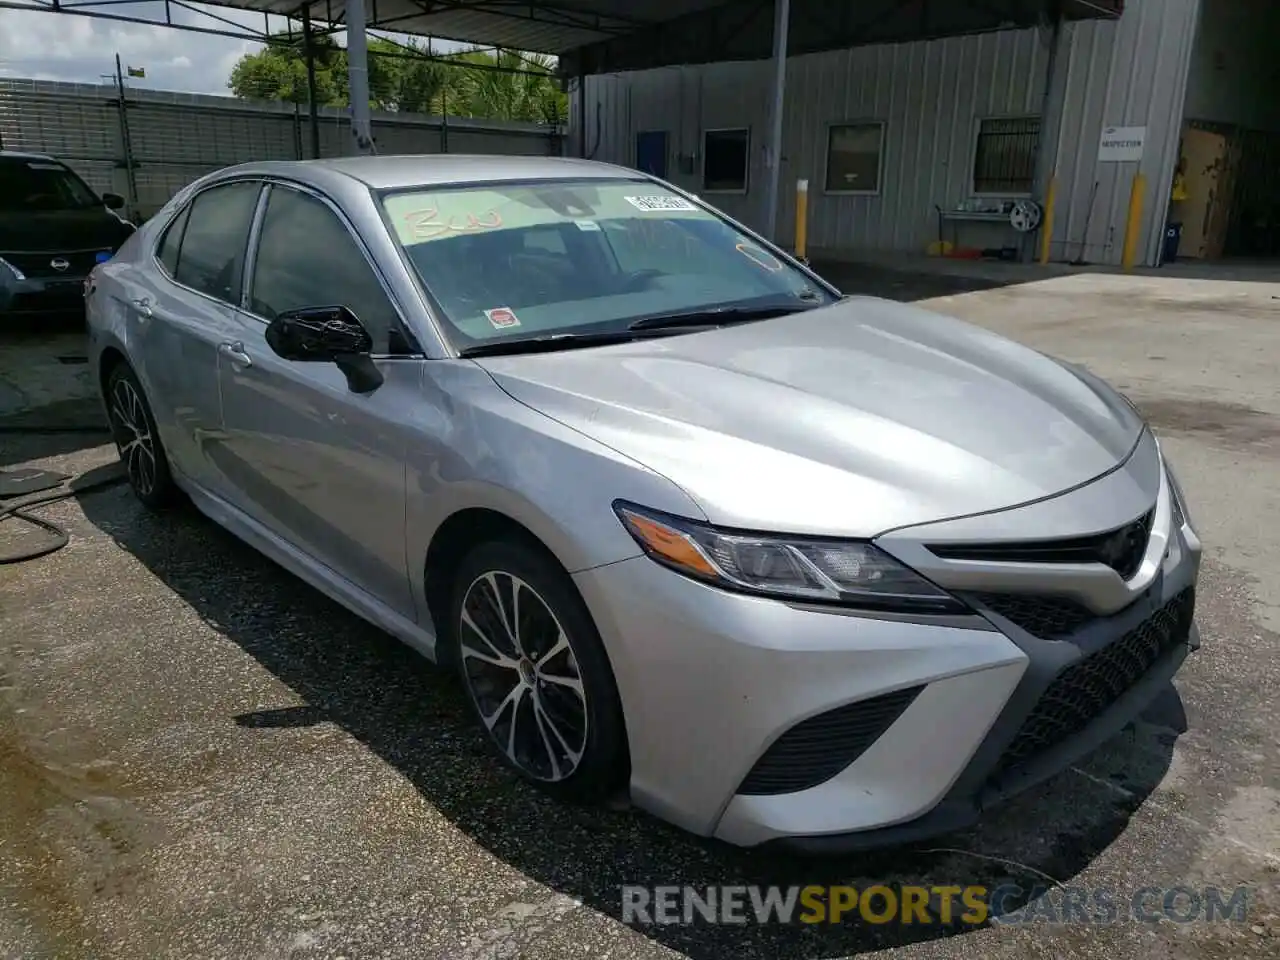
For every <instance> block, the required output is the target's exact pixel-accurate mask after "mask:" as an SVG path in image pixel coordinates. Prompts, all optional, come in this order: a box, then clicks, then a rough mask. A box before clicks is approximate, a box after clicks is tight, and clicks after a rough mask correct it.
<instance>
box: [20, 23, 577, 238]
mask: <svg viewBox="0 0 1280 960" xmlns="http://www.w3.org/2000/svg"><path fill="white" fill-rule="evenodd" d="M317 46H319V47H321V49H320V51H319V52H318V53H317V55H316V57H315V65H314V68H313V70H312V72H311V74H312V75H311V76H310V77H308V71H307V68H306V61H305V58H304V57H303V56H302V54H301V52H300V48H299V47H298V46H297V44H295V43H294V42H293V41H285V42H281V43H279V44H271V45H268V46H266V47H265V48H264V49H263V50H262V51H260V52H259V53H255V54H249V55H247V56H246V57H245V58H243V59H242V60H241V61H240V63H239V64H237V65H236V68H235V69H234V70H233V71H232V75H231V78H230V81H229V93H230V94H231V95H229V96H225V97H223V96H209V95H204V94H195V93H183V92H175V91H159V90H149V89H146V88H145V87H144V86H142V85H143V84H145V83H146V81H145V79H134V78H125V79H124V81H123V82H122V83H121V82H116V83H104V84H79V83H61V82H55V81H45V80H23V79H4V78H0V149H5V150H16V151H29V152H32V153H43V154H50V155H52V156H55V157H57V158H59V159H61V160H63V161H65V162H66V163H67V164H68V165H70V166H71V167H73V168H74V169H75V170H76V171H77V172H78V173H80V175H81V176H83V177H84V178H85V180H86V181H87V182H88V183H89V185H90V186H92V187H93V188H94V189H95V190H97V191H99V192H102V191H111V192H114V193H118V194H120V195H122V196H124V197H126V198H127V200H128V203H129V213H130V215H131V216H132V217H134V218H135V219H137V220H143V219H146V218H147V217H149V216H151V215H152V214H154V213H155V212H156V211H157V210H159V209H160V207H162V206H163V205H164V204H165V202H166V201H168V199H169V198H170V197H171V196H173V194H174V193H175V192H177V191H178V190H180V189H181V188H182V187H183V186H185V185H186V184H188V183H190V182H191V181H192V180H195V179H196V178H198V177H200V176H202V175H204V174H205V173H209V172H211V171H213V170H216V169H219V168H221V167H225V166H229V165H231V164H236V163H243V162H246V161H253V160H301V159H308V158H311V157H314V156H320V157H335V156H344V155H349V154H352V153H354V152H355V147H354V143H353V139H352V136H351V132H350V119H349V111H348V110H347V108H346V59H345V51H343V50H341V49H340V48H336V47H334V46H332V45H328V44H325V43H324V42H323V40H321V42H320V43H318V44H317ZM463 56H471V57H473V58H475V59H476V60H478V61H481V62H478V63H475V64H469V63H467V62H466V61H463V60H461V57H463ZM457 57H458V58H459V62H458V63H452V62H444V61H441V60H438V59H427V58H425V57H423V56H421V55H420V54H415V53H414V52H412V51H400V50H388V51H383V50H377V51H375V50H373V49H371V50H370V57H369V75H370V98H371V100H372V104H373V113H372V120H373V133H374V142H375V148H376V150H377V152H378V153H383V154H432V153H483V154H508V155H534V156H540V155H551V156H559V155H561V154H562V153H563V151H564V140H565V132H566V131H565V126H564V121H563V119H562V117H563V116H564V113H562V111H564V106H563V94H561V93H560V92H559V87H558V84H557V81H556V80H555V79H554V78H552V77H551V76H549V75H548V74H546V73H544V72H542V70H541V69H533V68H529V69H524V68H522V67H520V66H519V64H520V63H523V62H524V60H523V59H517V58H520V57H521V55H518V54H509V53H505V52H503V53H498V54H491V53H486V52H483V51H467V52H465V53H464V54H460V55H457ZM504 57H505V58H506V59H505V60H504ZM490 62H492V64H493V67H494V69H488V68H487V66H488V64H489V63H490ZM312 90H314V91H315V93H316V96H315V101H316V102H315V106H314V107H313V106H312V104H311V99H310V96H309V94H310V91H312Z"/></svg>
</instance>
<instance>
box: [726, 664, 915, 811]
mask: <svg viewBox="0 0 1280 960" xmlns="http://www.w3.org/2000/svg"><path fill="white" fill-rule="evenodd" d="M923 689H924V687H923V686H920V687H911V688H909V689H906V690H895V691H894V692H893V693H886V694H882V695H881V696H878V697H870V698H868V699H866V700H859V701H858V702H857V703H850V704H846V705H845V706H843V707H837V708H836V709H834V710H829V711H827V712H826V713H820V714H818V715H817V716H816V717H810V718H809V719H808V720H802V721H801V722H800V723H798V724H796V725H795V726H794V727H792V728H791V729H790V730H788V731H787V732H786V733H784V734H783V735H782V736H780V737H779V738H778V739H777V740H775V741H774V742H773V744H772V745H771V746H770V747H769V749H768V750H766V751H765V752H764V755H763V756H762V757H761V758H760V759H759V760H757V761H756V765H755V766H754V767H752V768H751V772H750V773H748V774H747V778H746V779H745V780H743V781H742V786H740V787H739V788H738V793H740V794H742V795H744V796H756V797H760V796H774V795H777V794H780V793H796V792H798V791H800V790H808V789H809V788H810V787H816V786H818V784H820V783H826V782H827V781H828V780H830V779H831V778H832V777H834V776H835V775H836V774H838V773H839V772H840V771H841V770H843V769H845V768H846V767H847V766H849V764H851V763H853V762H854V761H855V760H857V759H858V757H860V756H862V754H863V753H865V752H866V751H867V749H868V748H870V746H871V745H872V744H873V743H875V742H876V741H877V740H879V739H880V736H881V735H882V734H883V733H884V732H885V731H886V730H888V729H889V727H890V726H892V725H893V723H894V721H895V720H897V719H898V718H899V717H900V716H902V714H903V712H904V711H905V710H906V709H907V707H909V706H911V704H912V702H913V701H914V700H915V698H916V697H917V696H919V694H920V691H921V690H923Z"/></svg>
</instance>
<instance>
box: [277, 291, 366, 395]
mask: <svg viewBox="0 0 1280 960" xmlns="http://www.w3.org/2000/svg"><path fill="white" fill-rule="evenodd" d="M266 340H267V345H268V346H269V347H271V349H272V350H274V351H275V353H276V354H277V355H278V356H280V357H283V358H284V359H285V360H294V361H298V362H301V363H333V364H337V366H338V369H339V370H341V371H342V372H343V373H344V374H346V377H347V386H349V387H350V388H351V390H352V391H353V392H355V393H371V392H372V391H374V390H376V389H377V388H378V387H379V386H381V385H382V374H381V373H380V372H379V370H378V368H377V367H376V366H374V363H373V359H372V357H371V356H370V353H371V352H372V351H373V337H371V336H370V335H369V331H368V330H366V329H365V328H364V325H363V324H362V323H361V322H360V320H359V319H358V318H357V317H356V315H355V314H354V313H352V312H351V311H350V310H348V309H347V308H346V307H303V308H302V309H300V310H286V311H285V312H284V313H281V314H278V315H277V316H276V318H275V319H274V320H272V321H271V322H270V323H269V324H267V330H266Z"/></svg>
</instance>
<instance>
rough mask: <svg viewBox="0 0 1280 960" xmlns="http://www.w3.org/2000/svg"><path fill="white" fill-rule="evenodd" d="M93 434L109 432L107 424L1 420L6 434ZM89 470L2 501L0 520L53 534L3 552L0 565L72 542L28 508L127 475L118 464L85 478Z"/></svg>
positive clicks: (121, 479)
mask: <svg viewBox="0 0 1280 960" xmlns="http://www.w3.org/2000/svg"><path fill="white" fill-rule="evenodd" d="M72 433H74V434H81V433H84V434H93V433H104V434H105V433H109V431H108V430H107V428H106V427H104V426H98V425H93V426H90V425H88V424H70V425H65V426H46V427H41V426H34V425H32V426H27V425H9V424H0V435H4V434H20V435H41V434H44V435H53V434H72ZM102 469H103V468H101V467H99V468H96V469H95V470H91V471H89V473H99V472H102ZM2 472H3V471H0V473H2ZM87 476H88V474H81V476H79V477H73V478H72V479H71V480H69V481H66V482H64V483H62V484H60V485H59V486H58V487H57V488H56V489H53V490H43V491H40V492H39V493H34V494H31V495H30V496H25V497H18V498H16V499H14V500H13V501H12V502H2V501H0V523H4V521H6V520H15V519H16V520H25V521H26V522H27V523H29V524H31V526H33V527H37V528H39V529H41V530H43V531H45V532H46V533H48V534H50V538H49V539H46V540H45V541H44V542H43V543H41V544H40V545H38V546H35V547H28V548H26V549H23V550H18V551H16V552H14V553H3V554H0V566H3V565H5V564H10V563H23V562H25V561H27V560H35V559H38V558H39V557H45V556H48V555H49V554H51V553H53V552H55V551H57V550H61V549H62V548H63V547H65V546H66V545H67V544H68V543H70V542H71V535H70V534H69V533H68V532H67V531H66V530H65V529H64V528H63V527H61V526H59V525H58V524H56V523H54V522H53V521H51V520H45V519H44V518H43V517H37V516H33V515H32V514H30V513H28V512H27V511H28V510H30V509H32V508H33V507H43V506H48V505H49V504H51V503H58V502H60V501H62V500H68V499H70V498H71V497H76V496H79V495H80V494H82V493H85V492H87V491H89V490H101V489H104V488H106V487H114V486H118V485H119V484H121V483H125V482H126V481H127V480H128V477H126V476H125V473H124V470H123V468H119V467H118V468H117V469H115V470H111V471H110V472H104V473H103V475H102V476H96V477H94V478H93V479H92V480H87V479H85V478H86V477H87Z"/></svg>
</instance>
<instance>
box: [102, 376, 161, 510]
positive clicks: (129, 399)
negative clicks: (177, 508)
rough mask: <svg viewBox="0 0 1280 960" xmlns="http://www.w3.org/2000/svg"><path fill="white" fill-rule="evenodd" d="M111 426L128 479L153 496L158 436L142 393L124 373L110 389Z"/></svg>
mask: <svg viewBox="0 0 1280 960" xmlns="http://www.w3.org/2000/svg"><path fill="white" fill-rule="evenodd" d="M111 426H112V428H113V433H114V434H115V441H116V449H118V450H119V451H120V460H121V461H122V462H123V463H124V466H125V471H126V472H127V473H128V475H129V482H130V483H131V484H132V485H133V488H134V490H136V491H137V492H138V494H139V495H140V496H143V497H146V496H150V495H151V493H152V491H154V490H155V486H156V449H155V438H154V437H153V436H152V434H151V425H150V420H148V418H147V411H146V406H145V405H144V404H143V401H142V397H141V396H140V395H139V394H138V391H137V389H136V388H135V387H134V385H133V384H132V383H130V382H129V380H128V379H126V378H124V377H121V378H119V379H118V380H116V382H115V385H114V386H113V387H112V390H111Z"/></svg>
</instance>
